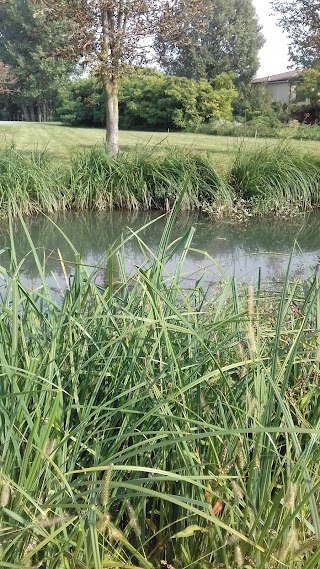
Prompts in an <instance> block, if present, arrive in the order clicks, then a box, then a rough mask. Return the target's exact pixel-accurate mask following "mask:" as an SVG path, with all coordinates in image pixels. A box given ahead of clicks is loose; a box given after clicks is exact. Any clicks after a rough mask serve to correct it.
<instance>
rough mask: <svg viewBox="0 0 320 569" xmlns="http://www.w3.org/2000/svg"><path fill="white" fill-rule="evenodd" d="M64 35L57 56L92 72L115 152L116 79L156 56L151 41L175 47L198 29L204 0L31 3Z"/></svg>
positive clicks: (56, 0) (42, 0)
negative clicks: (98, 83) (99, 87)
mask: <svg viewBox="0 0 320 569" xmlns="http://www.w3.org/2000/svg"><path fill="white" fill-rule="evenodd" d="M33 1H34V2H35V3H36V4H38V5H39V2H40V4H41V5H42V13H43V14H45V17H46V19H47V23H48V25H50V26H51V27H52V28H53V27H55V28H56V30H57V34H58V36H59V37H63V38H64V41H63V44H62V45H63V49H62V50H61V54H62V55H63V56H64V57H65V58H67V59H73V60H78V59H79V58H80V59H81V61H82V62H83V64H88V65H91V66H92V67H94V68H95V70H96V73H97V74H98V75H99V77H100V79H101V82H102V84H103V89H104V94H105V99H106V123H107V144H108V147H109V151H110V152H111V153H112V154H115V153H116V152H117V151H118V90H119V79H120V77H121V76H122V75H123V74H124V73H125V72H126V70H127V68H128V66H129V65H131V64H132V63H134V64H144V63H146V62H147V61H149V60H150V59H152V58H153V57H154V56H155V52H154V50H153V49H152V45H153V41H154V38H155V37H159V38H160V37H161V38H162V40H163V41H167V40H168V38H170V41H171V42H173V43H174V44H175V45H178V44H179V42H180V41H181V39H182V38H183V37H185V36H186V34H185V33H184V30H185V29H186V28H188V27H190V25H191V22H192V23H193V24H192V25H193V26H196V27H197V26H198V25H201V24H202V22H203V21H204V18H205V10H204V6H205V3H206V0H33Z"/></svg>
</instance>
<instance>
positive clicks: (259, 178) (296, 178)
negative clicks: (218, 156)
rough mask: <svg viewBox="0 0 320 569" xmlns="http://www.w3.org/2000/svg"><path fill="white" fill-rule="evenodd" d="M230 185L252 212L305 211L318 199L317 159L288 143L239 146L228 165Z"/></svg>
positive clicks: (316, 204) (319, 164) (319, 171)
mask: <svg viewBox="0 0 320 569" xmlns="http://www.w3.org/2000/svg"><path fill="white" fill-rule="evenodd" d="M231 180H232V185H233V187H234V189H235V191H236V192H237V194H239V195H241V197H242V198H243V199H244V200H245V201H246V202H247V203H248V204H249V207H250V209H251V210H252V212H253V213H273V212H286V211H290V210H291V211H293V212H294V211H295V210H299V211H305V210H310V209H312V208H318V207H319V203H320V159H319V158H318V157H317V156H312V155H311V156H310V155H307V154H303V153H300V152H297V151H296V150H294V149H293V148H291V147H290V146H289V145H288V143H284V144H278V145H275V146H270V147H267V146H266V147H262V148H259V149H256V150H255V151H254V152H247V151H244V150H242V149H240V151H239V153H238V156H237V158H236V161H235V163H234V165H233V167H232V169H231Z"/></svg>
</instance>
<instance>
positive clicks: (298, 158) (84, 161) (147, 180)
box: [0, 143, 320, 217]
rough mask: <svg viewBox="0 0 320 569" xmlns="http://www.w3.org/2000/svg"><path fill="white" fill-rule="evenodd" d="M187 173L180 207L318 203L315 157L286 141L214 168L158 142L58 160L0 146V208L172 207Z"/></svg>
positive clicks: (229, 209)
mask: <svg viewBox="0 0 320 569" xmlns="http://www.w3.org/2000/svg"><path fill="white" fill-rule="evenodd" d="M186 179H188V188H187V192H186V193H185V196H184V198H183V202H182V204H181V209H182V210H189V211H191V210H195V211H201V212H204V213H207V214H210V215H212V216H215V217H223V216H232V215H238V214H239V213H240V216H241V214H246V213H250V214H251V215H259V214H288V213H295V212H297V211H307V210H310V209H313V208H318V207H319V188H320V159H319V158H318V157H317V156H316V155H305V154H298V153H297V152H296V151H295V150H294V149H292V148H291V147H290V146H289V145H288V144H287V143H286V144H284V143H282V144H280V145H279V144H278V145H275V146H270V147H267V146H266V147H264V148H261V147H259V148H257V149H255V150H250V151H247V150H246V149H245V148H243V147H241V148H240V150H239V153H238V155H237V156H236V158H235V161H234V163H233V165H232V166H231V168H230V170H229V171H227V172H226V173H225V174H224V176H222V175H220V174H218V172H217V170H216V169H215V167H214V166H213V163H212V161H211V159H210V157H209V156H206V155H204V154H203V155H201V154H195V153H193V152H192V151H184V152H182V151H181V150H179V151H178V150H175V149H171V150H170V151H169V152H167V153H165V154H163V153H160V152H157V149H153V150H151V151H150V150H148V149H145V151H144V152H143V151H140V152H136V153H131V154H125V153H123V154H119V155H118V156H117V157H115V158H111V157H110V156H108V155H107V154H106V153H105V152H104V151H103V150H101V149H97V148H95V149H92V150H90V151H85V152H80V153H78V154H76V155H75V156H73V158H72V159H71V161H70V164H69V165H68V164H64V165H62V166H59V167H57V166H56V165H55V164H54V163H53V162H51V160H50V155H49V153H48V152H47V150H43V151H39V150H36V151H35V152H33V153H32V154H31V155H25V154H24V153H23V152H22V151H20V150H17V148H15V147H14V146H12V145H11V146H7V147H4V148H2V149H0V213H1V212H2V214H3V215H6V212H7V209H8V207H9V202H10V208H11V212H12V214H13V215H16V214H17V212H18V211H20V212H23V213H24V214H32V213H34V212H46V213H50V212H53V211H57V210H64V209H69V210H70V209H75V210H87V209H98V210H106V209H112V208H123V209H128V210H150V209H159V210H164V211H168V210H170V209H171V208H172V206H173V204H174V202H175V200H176V199H177V196H178V195H179V193H180V191H181V187H182V185H183V183H184V181H185V180H186Z"/></svg>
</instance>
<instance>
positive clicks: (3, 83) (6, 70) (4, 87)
mask: <svg viewBox="0 0 320 569" xmlns="http://www.w3.org/2000/svg"><path fill="white" fill-rule="evenodd" d="M15 80H16V79H15V77H14V75H13V73H12V70H11V68H10V66H9V65H5V63H3V61H0V93H1V94H2V93H9V92H10V91H11V89H12V87H13V85H14V83H15Z"/></svg>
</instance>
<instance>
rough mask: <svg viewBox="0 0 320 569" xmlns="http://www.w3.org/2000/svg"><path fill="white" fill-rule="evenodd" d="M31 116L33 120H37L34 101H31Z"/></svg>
mask: <svg viewBox="0 0 320 569" xmlns="http://www.w3.org/2000/svg"><path fill="white" fill-rule="evenodd" d="M29 108H30V118H31V121H32V122H36V116H35V112H34V106H33V103H31V105H30V107H29Z"/></svg>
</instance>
